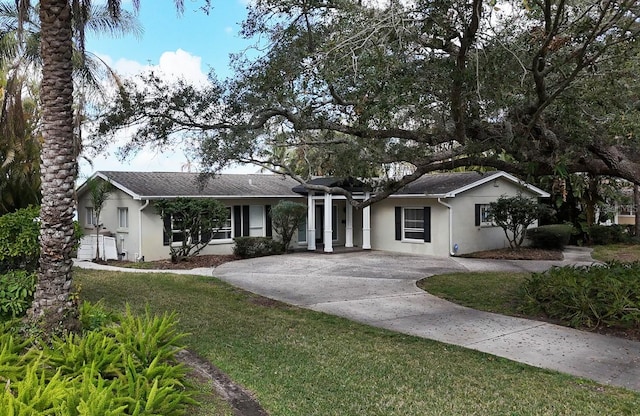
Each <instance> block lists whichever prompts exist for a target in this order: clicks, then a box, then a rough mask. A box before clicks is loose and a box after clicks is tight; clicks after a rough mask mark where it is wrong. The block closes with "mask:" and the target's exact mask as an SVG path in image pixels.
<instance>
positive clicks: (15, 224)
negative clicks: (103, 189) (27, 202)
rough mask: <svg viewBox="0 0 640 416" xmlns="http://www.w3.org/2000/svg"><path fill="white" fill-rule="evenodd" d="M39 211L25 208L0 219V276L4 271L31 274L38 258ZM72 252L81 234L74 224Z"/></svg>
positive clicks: (78, 226)
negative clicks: (23, 271)
mask: <svg viewBox="0 0 640 416" xmlns="http://www.w3.org/2000/svg"><path fill="white" fill-rule="evenodd" d="M39 215H40V207H39V206H36V207H28V208H23V209H19V210H17V211H16V212H12V213H10V214H5V215H3V216H0V273H2V272H5V271H7V270H17V269H20V270H27V271H35V270H36V269H37V268H38V259H39V257H40V242H39V236H40V219H39ZM73 228H74V239H75V241H74V244H75V246H74V249H77V248H78V246H79V245H80V239H81V238H82V235H83V231H82V227H81V226H80V224H78V221H74V223H73Z"/></svg>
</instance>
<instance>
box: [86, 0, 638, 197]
mask: <svg viewBox="0 0 640 416" xmlns="http://www.w3.org/2000/svg"><path fill="white" fill-rule="evenodd" d="M248 7H249V15H248V18H247V19H246V21H245V22H244V24H243V31H242V34H243V35H244V36H246V37H249V38H256V39H258V41H257V42H258V44H257V49H258V51H263V52H262V53H260V52H257V53H256V51H248V52H244V53H238V54H237V55H236V56H235V57H234V69H235V76H234V77H233V78H232V79H229V80H226V81H224V82H222V81H218V80H216V79H215V77H214V76H212V77H211V82H210V84H209V85H206V86H202V87H201V88H196V87H193V86H190V85H187V84H185V83H176V84H173V85H167V83H166V82H164V81H162V80H161V79H160V78H158V77H156V76H155V75H154V74H147V75H145V76H143V79H142V81H143V82H142V83H140V80H135V81H131V82H130V83H128V84H127V85H126V86H125V88H123V89H122V91H121V94H120V95H119V97H118V99H117V100H116V101H115V102H114V103H113V105H112V106H111V108H109V109H108V111H106V112H105V116H104V117H103V118H102V119H101V122H100V123H99V125H98V126H97V127H96V129H95V133H97V134H98V135H101V136H103V137H109V135H111V134H114V133H115V131H117V130H118V129H120V128H123V127H134V131H135V133H134V134H133V135H132V136H133V139H132V141H131V143H130V144H129V147H128V149H129V150H130V149H136V148H137V147H139V146H141V145H148V144H151V145H156V146H163V145H167V144H169V143H173V142H174V140H187V141H188V143H189V145H194V146H196V147H197V149H198V150H199V152H200V156H201V159H202V160H201V162H202V165H203V166H204V167H205V169H206V170H207V171H210V172H216V171H218V170H220V169H221V168H223V167H225V166H227V165H228V164H229V163H231V162H234V161H240V162H251V163H256V164H258V165H262V166H265V167H267V168H269V169H272V170H276V171H282V172H286V173H288V174H290V175H292V176H293V177H294V178H296V179H298V180H299V181H300V182H304V181H305V178H304V176H302V175H300V171H301V170H300V167H299V162H300V161H302V162H303V163H306V162H309V161H312V160H317V155H318V154H322V155H327V156H328V157H329V158H333V159H334V160H335V161H336V162H335V163H331V164H330V166H331V167H332V172H331V173H332V174H335V175H341V176H357V177H368V176H372V175H371V173H372V172H375V174H376V175H375V176H380V177H382V178H383V179H385V182H384V183H383V185H384V186H382V187H381V189H383V191H381V192H378V193H377V194H376V195H375V196H374V197H373V198H372V199H370V200H369V201H365V204H368V203H372V202H375V201H376V200H379V199H381V198H384V197H386V196H387V195H389V194H390V193H391V192H394V191H395V190H397V189H399V188H400V187H402V186H404V185H405V184H407V183H409V182H411V181H412V180H415V179H416V178H418V177H420V176H421V175H423V174H424V173H427V172H431V171H437V170H448V169H454V168H458V167H468V166H472V167H477V166H484V167H492V168H497V169H502V170H505V171H508V172H511V173H514V174H517V175H519V176H521V177H524V176H529V175H534V176H536V175H559V176H566V175H567V174H568V173H571V172H589V173H591V174H596V175H601V174H606V175H612V176H617V177H622V178H625V179H628V180H630V181H632V182H636V183H637V182H640V152H637V151H636V150H635V148H636V146H637V144H638V143H637V141H638V125H639V123H638V121H639V118H638V110H639V109H640V84H638V83H637V81H636V74H637V73H638V70H639V69H640V68H639V59H638V58H639V55H638V52H639V51H640V49H639V48H638V46H639V45H638V42H639V41H640V40H639V39H640V38H639V37H638V31H639V30H640V23H639V21H638V13H639V11H640V6H639V5H638V4H637V2H635V1H630V0H598V1H586V0H539V1H532V2H531V1H519V0H518V1H503V2H484V1H481V0H473V1H462V0H446V1H442V2H433V1H428V0H413V1H406V2H399V1H388V2H382V1H358V2H356V1H349V0H332V1H309V0H261V1H256V2H252V3H250V5H249V6H248ZM140 85H142V86H140ZM292 152H295V154H296V155H297V156H296V157H294V158H293V159H295V160H297V162H296V163H298V166H297V167H296V166H295V164H293V165H292V163H291V159H292V158H291V154H292ZM340 158H342V160H345V159H346V160H348V161H349V162H350V163H341V162H339V159H340ZM324 163H326V161H325V162H324ZM407 166H409V167H410V169H408V170H407V169H398V167H407ZM378 185H380V184H379V183H378ZM311 188H313V187H310V189H311ZM318 188H322V187H318ZM322 190H325V191H326V190H328V189H322ZM331 191H332V192H334V193H343V194H348V192H347V191H346V190H340V189H332V190H331ZM352 203H354V204H356V203H355V202H353V201H352Z"/></svg>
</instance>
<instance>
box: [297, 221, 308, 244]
mask: <svg viewBox="0 0 640 416" xmlns="http://www.w3.org/2000/svg"><path fill="white" fill-rule="evenodd" d="M306 242H307V219H306V218H304V219H303V220H302V221H301V222H300V224H299V225H298V243H300V244H303V243H306Z"/></svg>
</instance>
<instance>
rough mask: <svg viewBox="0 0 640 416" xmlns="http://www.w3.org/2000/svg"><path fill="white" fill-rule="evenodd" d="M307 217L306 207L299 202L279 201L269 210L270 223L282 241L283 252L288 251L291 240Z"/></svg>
mask: <svg viewBox="0 0 640 416" xmlns="http://www.w3.org/2000/svg"><path fill="white" fill-rule="evenodd" d="M306 217H307V206H306V205H305V204H301V203H299V202H293V201H280V202H278V204H277V205H275V206H274V207H273V208H272V209H271V222H272V223H273V231H275V232H276V233H277V234H278V235H279V236H280V239H281V240H282V247H283V249H284V250H288V249H289V244H291V239H292V238H293V236H294V234H295V233H296V232H297V231H298V227H299V226H300V224H303V223H304V221H305V219H306Z"/></svg>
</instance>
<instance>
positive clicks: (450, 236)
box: [438, 198, 456, 257]
mask: <svg viewBox="0 0 640 416" xmlns="http://www.w3.org/2000/svg"><path fill="white" fill-rule="evenodd" d="M438 204H440V205H442V206H444V207H446V208H447V209H448V210H449V255H450V256H452V257H455V255H456V253H455V252H454V251H453V207H452V206H451V205H449V204H447V203H446V202H443V201H442V198H438Z"/></svg>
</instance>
